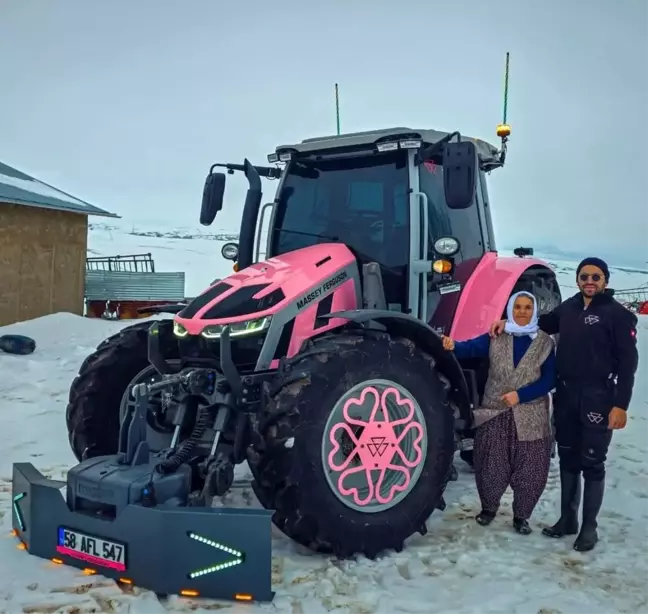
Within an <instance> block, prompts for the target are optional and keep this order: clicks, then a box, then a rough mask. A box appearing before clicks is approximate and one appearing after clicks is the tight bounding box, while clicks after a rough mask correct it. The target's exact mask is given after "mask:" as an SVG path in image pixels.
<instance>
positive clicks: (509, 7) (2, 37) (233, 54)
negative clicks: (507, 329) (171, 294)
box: [0, 0, 648, 261]
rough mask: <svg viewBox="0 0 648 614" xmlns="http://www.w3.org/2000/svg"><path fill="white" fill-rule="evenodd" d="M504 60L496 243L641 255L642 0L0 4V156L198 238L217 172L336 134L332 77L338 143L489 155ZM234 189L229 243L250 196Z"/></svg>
mask: <svg viewBox="0 0 648 614" xmlns="http://www.w3.org/2000/svg"><path fill="white" fill-rule="evenodd" d="M507 51H510V52H511V83H510V97H509V121H510V123H511V125H512V128H513V134H512V138H511V142H510V148H509V157H508V161H507V165H506V167H505V168H504V169H501V170H498V171H495V172H494V173H493V174H492V175H491V183H490V191H491V200H492V204H493V207H494V217H495V228H496V232H497V237H498V241H499V243H500V244H506V245H518V244H525V245H526V244H531V245H534V244H535V245H555V246H558V247H560V248H562V249H570V250H575V251H583V252H589V253H595V252H597V251H601V250H602V249H603V247H602V246H611V247H612V248H614V249H615V250H618V251H619V253H621V252H623V253H624V254H629V253H632V255H634V256H635V257H636V259H639V260H641V261H646V260H648V247H647V243H648V240H647V237H648V155H647V151H646V148H647V145H648V2H647V1H646V0H615V1H614V2H613V1H611V0H606V1H603V0H569V1H567V0H560V1H559V0H547V1H544V2H537V1H531V0H510V1H498V0H491V1H483V0H480V1H475V0H464V1H462V0H454V1H453V2H450V1H448V0H445V1H443V2H440V1H438V0H371V1H370V0H326V1H325V2H319V3H318V2H314V1H307V0H306V1H305V0H301V1H295V0H280V1H278V2H268V1H266V0H247V1H244V0H241V1H240V2H235V1H224V0H182V1H180V0H109V1H100V0H0V160H1V161H3V162H5V163H6V164H9V165H12V166H15V167H17V168H19V169H20V170H23V171H25V172H28V173H30V174H33V175H35V176H36V177H37V178H40V179H43V180H44V181H47V182H48V183H52V184H54V185H55V186H56V187H59V188H61V189H63V190H66V191H68V192H70V193H72V194H74V195H75V196H78V197H80V198H83V199H85V200H87V201H89V202H91V203H92V204H95V205H96V206H99V207H102V208H104V209H107V210H109V211H112V212H115V213H118V214H120V215H123V216H124V217H125V218H127V219H130V218H133V219H138V220H142V219H146V218H155V219H159V220H168V221H170V222H173V223H176V224H177V225H180V224H184V225H189V224H191V225H194V224H197V219H198V209H199V206H200V199H201V194H202V185H203V181H204V176H205V174H206V172H207V171H208V169H209V166H210V164H211V163H212V162H214V161H230V162H242V160H243V158H244V157H245V156H247V157H248V158H250V160H252V161H253V162H257V163H264V162H265V161H266V155H267V154H268V153H269V152H271V151H273V150H274V147H275V146H276V145H278V144H281V143H290V142H294V141H299V140H301V139H303V138H306V137H309V136H317V135H322V134H331V133H333V132H334V131H335V113H334V94H333V86H334V83H335V82H339V84H340V93H341V116H342V117H341V119H342V131H357V130H367V129H372V128H379V127H389V126H396V125H404V126H409V127H414V128H416V127H430V128H438V129H445V130H449V131H450V130H456V129H459V130H461V131H462V132H463V133H464V134H469V135H471V136H478V137H481V138H484V139H486V140H491V141H492V142H496V138H495V136H494V132H495V126H496V125H497V123H498V122H499V121H500V119H501V114H502V95H503V68H504V57H505V53H506V52H507ZM228 181H229V183H228V188H227V202H226V210H224V211H223V212H222V214H221V217H220V219H219V220H218V221H217V223H216V225H217V226H219V227H221V228H229V229H233V228H236V227H237V225H238V217H239V215H240V210H241V206H242V202H243V197H244V193H245V188H246V186H245V179H244V178H243V177H242V176H235V177H230V178H228ZM266 188H267V190H266V193H265V197H266V200H270V199H271V196H272V189H273V188H274V184H266ZM604 251H605V253H609V251H610V247H606V248H605V250H604Z"/></svg>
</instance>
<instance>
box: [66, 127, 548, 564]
mask: <svg viewBox="0 0 648 614" xmlns="http://www.w3.org/2000/svg"><path fill="white" fill-rule="evenodd" d="M504 128H506V127H504ZM506 136H507V135H506ZM505 150H506V139H505V138H504V139H503V142H502V147H501V149H499V150H498V149H497V148H495V147H494V146H492V145H489V144H488V143H485V142H483V141H480V140H477V139H467V138H463V137H461V135H460V134H459V133H457V132H454V133H452V134H447V133H444V132H438V131H436V130H413V129H409V128H392V129H386V130H375V131H369V132H359V133H354V134H344V135H340V136H332V137H323V138H313V139H308V140H305V141H302V142H301V143H297V144H294V145H285V146H281V147H278V148H277V149H276V151H275V152H274V153H272V154H271V155H270V156H268V161H269V163H270V164H271V165H270V166H253V165H252V164H250V163H249V162H248V161H247V160H245V162H244V164H242V165H233V164H215V165H214V166H213V167H212V168H211V170H210V174H209V176H208V177H207V180H206V183H205V188H204V194H203V204H202V211H201V217H200V221H201V223H202V224H204V225H209V224H211V223H212V222H213V220H214V218H215V216H216V214H217V213H218V212H219V211H220V210H221V208H222V205H223V197H224V191H225V179H226V175H225V174H224V173H218V172H214V169H215V168H216V167H219V166H220V167H224V168H225V169H226V170H227V171H228V172H229V173H230V174H232V173H234V172H235V171H242V172H243V173H244V174H245V176H246V178H247V180H248V182H249V189H248V192H247V196H246V199H245V205H244V208H243V215H242V222H241V230H240V238H239V243H238V244H236V243H228V244H226V245H225V246H224V247H223V249H222V255H223V256H224V257H225V258H226V259H229V260H232V261H234V262H235V264H234V270H235V273H234V274H233V275H230V276H229V277H226V278H224V279H221V280H217V281H215V282H214V283H213V285H211V286H210V287H209V288H207V289H206V290H205V291H204V292H203V293H202V294H201V295H200V296H198V297H197V298H195V299H194V300H192V301H191V302H189V303H188V304H180V305H176V306H173V305H170V306H166V307H165V308H164V310H162V309H158V311H160V312H161V311H165V312H167V313H172V314H174V315H173V318H172V319H159V320H156V321H155V322H154V323H153V324H151V322H150V321H148V322H139V323H137V324H135V325H134V326H131V327H128V328H125V329H123V330H122V331H121V332H120V333H119V334H118V335H115V336H114V337H111V338H109V339H107V340H106V341H104V342H103V343H102V344H101V345H100V346H99V347H98V348H97V351H96V352H95V353H94V354H93V355H92V356H90V357H89V358H88V359H87V360H86V361H85V362H84V364H83V365H82V367H81V370H80V372H79V376H78V377H77V379H76V380H75V381H74V383H73V384H72V389H71V392H70V403H69V406H68V411H67V426H68V430H69V439H70V443H71V446H72V449H73V450H74V453H75V454H76V456H77V458H78V459H79V461H82V462H81V465H80V467H83V466H85V467H89V465H88V463H91V462H95V461H96V462H95V464H94V465H92V467H90V468H87V469H86V470H85V473H83V475H84V476H85V477H84V479H85V480H86V486H85V491H84V492H86V493H93V492H94V495H87V496H88V497H90V498H93V497H94V507H93V510H94V512H93V513H95V514H100V513H101V504H102V503H101V497H102V496H103V495H102V494H101V492H102V491H101V488H96V489H95V490H93V488H92V487H91V483H92V480H91V476H94V475H95V473H93V471H96V472H97V473H96V478H92V479H96V481H95V482H94V483H95V485H98V484H100V482H101V480H102V479H104V478H100V477H99V473H98V472H99V469H98V468H97V467H99V468H101V469H102V470H103V471H107V469H106V468H105V466H104V465H103V464H102V463H106V462H113V463H114V462H115V461H114V457H113V456H110V455H115V454H117V453H118V451H119V452H120V454H122V456H121V457H119V458H121V459H122V461H123V459H125V458H127V459H129V463H130V464H129V465H128V467H129V469H128V471H127V470H124V471H123V472H122V473H121V474H119V475H120V477H119V480H120V481H118V480H117V478H116V477H115V478H114V480H115V482H114V483H113V484H112V486H111V496H113V497H114V496H115V493H116V492H117V491H118V490H119V488H123V489H124V490H125V491H126V490H127V491H128V493H129V494H128V496H126V495H124V499H123V500H124V501H127V502H128V504H129V505H131V506H132V505H135V506H137V505H139V504H142V505H144V503H142V501H146V502H147V505H149V507H150V506H164V505H167V506H170V505H171V506H173V505H175V506H179V507H184V508H193V509H195V508H196V506H205V507H211V503H212V500H213V498H214V497H217V496H221V495H223V494H225V493H226V492H227V491H228V490H229V489H230V487H231V486H232V483H233V479H234V466H235V465H237V464H240V463H243V462H245V461H247V463H248V465H249V469H250V471H251V473H252V476H253V482H252V486H253V489H254V492H255V493H256V495H257V497H258V499H259V501H260V503H261V504H262V506H263V507H264V508H266V509H267V510H271V511H272V521H273V522H274V523H275V525H276V526H277V527H278V528H279V529H281V530H282V531H283V532H284V533H285V534H286V535H288V536H289V537H291V538H292V539H294V540H295V541H297V542H299V543H300V544H303V545H304V546H306V547H308V548H310V549H312V550H315V551H319V552H326V553H333V554H335V555H337V556H339V557H348V556H352V555H355V554H364V555H366V556H368V557H375V556H376V555H377V554H378V553H380V552H381V551H384V550H386V549H395V550H400V549H402V548H403V545H404V542H405V540H406V539H407V538H408V537H410V536H411V535H412V534H414V533H415V532H420V533H421V534H423V533H425V531H426V520H427V519H428V517H429V516H430V514H431V513H432V512H433V510H434V509H443V507H444V501H443V494H444V490H445V488H446V485H447V483H448V481H449V480H450V479H451V477H452V474H453V469H454V467H453V457H454V454H455V452H456V450H457V449H462V450H463V451H464V457H465V458H466V459H467V460H469V454H466V452H467V451H468V450H469V448H470V446H469V445H465V444H466V442H467V441H469V440H470V437H471V431H470V428H471V423H472V409H473V408H474V407H475V406H477V405H478V404H479V399H480V395H481V391H482V388H483V368H482V367H483V366H482V365H480V364H469V363H465V364H460V363H459V362H458V361H457V360H456V359H455V357H454V355H453V354H452V353H449V352H444V351H443V349H442V345H441V341H440V334H441V333H444V334H448V335H451V336H452V337H454V338H455V339H458V340H462V339H467V338H470V337H473V336H476V335H479V334H481V333H484V332H486V331H487V330H488V327H489V325H490V323H491V322H492V321H493V320H496V319H498V318H500V317H501V316H502V313H503V311H504V309H505V306H506V303H507V299H508V298H509V297H510V296H511V294H512V293H513V292H515V291H517V290H520V289H526V290H529V291H531V292H532V293H533V294H534V295H535V296H536V297H537V299H538V302H539V305H540V309H541V311H543V312H545V311H548V310H550V309H552V308H553V307H554V306H555V305H556V304H558V303H559V301H560V300H561V299H560V292H559V289H558V285H557V282H556V278H555V275H554V273H553V272H552V271H551V269H550V268H549V267H548V265H547V264H546V263H544V262H542V261H540V260H535V259H533V258H532V257H531V255H532V253H533V252H532V250H530V249H525V248H521V249H520V250H517V251H516V256H515V257H510V258H509V257H500V256H498V254H497V252H496V249H495V237H494V232H493V226H492V222H491V213H490V209H491V203H490V201H489V198H488V192H487V188H486V174H487V173H488V172H490V171H492V170H494V169H496V168H498V167H500V166H502V165H503V164H504V154H505ZM273 164H274V165H273ZM261 177H264V178H266V179H276V180H278V187H277V193H276V196H275V199H274V201H273V202H271V203H268V204H265V205H264V206H263V207H261ZM261 252H263V257H262V256H261ZM205 266H208V263H205ZM142 408H143V409H142ZM134 416H135V417H137V416H142V417H143V418H144V419H145V424H144V425H143V426H142V425H141V424H140V425H139V426H137V428H136V427H135V426H134V424H135V418H134ZM120 426H121V428H120ZM120 433H121V434H120ZM144 444H146V445H145V452H146V454H144V452H141V447H142V446H143V445H144ZM137 446H139V447H137ZM136 448H137V449H136ZM98 457H102V458H103V459H104V460H101V462H100V463H99V465H97V463H98V462H99V460H98ZM105 457H108V458H109V459H112V460H109V461H107V460H105ZM122 461H120V462H122ZM138 464H139V465H144V466H145V468H146V467H148V466H149V465H150V466H151V467H152V469H151V478H150V485H151V486H150V488H148V492H149V493H150V491H151V490H152V489H153V487H154V488H155V492H156V493H157V495H156V498H155V500H154V501H151V500H150V499H146V497H150V494H146V492H144V490H142V489H138V488H135V487H133V483H134V482H135V478H136V477H137V479H140V480H141V479H142V475H143V474H142V472H141V471H139V473H137V475H136V476H134V477H132V479H131V478H129V477H128V476H130V475H131V474H130V473H129V471H131V470H132V471H133V472H134V471H135V469H134V468H132V469H131V467H135V466H136V465H138ZM74 471H76V470H74ZM179 474H181V475H182V476H185V477H186V480H181V479H179V478H178V475H179ZM75 475H76V474H75ZM102 475H113V474H112V473H110V472H109V473H108V474H102ZM115 475H117V474H115ZM145 475H147V476H148V473H145ZM71 479H72V477H71V476H70V477H68V483H70V480H71ZM75 479H76V478H75ZM106 479H107V478H106ZM129 480H131V481H130V482H129ZM89 484H90V485H89ZM104 495H105V492H104ZM113 507H114V506H113ZM111 513H112V514H113V517H114V515H115V514H116V513H117V514H118V511H117V512H115V511H114V510H113V511H112V512H111ZM103 526H104V527H106V526H107V525H103ZM103 530H106V529H103ZM104 535H105V534H104ZM133 539H135V538H133ZM133 547H134V546H133Z"/></svg>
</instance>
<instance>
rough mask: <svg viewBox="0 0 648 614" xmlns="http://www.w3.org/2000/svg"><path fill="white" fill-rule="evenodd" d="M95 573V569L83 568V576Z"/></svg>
mask: <svg viewBox="0 0 648 614" xmlns="http://www.w3.org/2000/svg"><path fill="white" fill-rule="evenodd" d="M96 573H97V570H96V569H90V567H86V568H85V569H84V570H83V575H84V576H94V575H95V574H96Z"/></svg>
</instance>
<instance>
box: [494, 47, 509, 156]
mask: <svg viewBox="0 0 648 614" xmlns="http://www.w3.org/2000/svg"><path fill="white" fill-rule="evenodd" d="M509 55H510V54H509V52H508V51H507V52H506V68H505V69H504V113H503V117H502V123H501V124H499V125H498V126H497V130H496V132H497V136H498V137H500V139H502V152H501V156H500V157H501V163H502V164H504V158H506V144H507V143H508V138H509V136H511V126H509V125H508V124H507V123H506V116H507V112H508V83H509Z"/></svg>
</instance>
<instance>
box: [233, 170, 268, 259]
mask: <svg viewBox="0 0 648 614" xmlns="http://www.w3.org/2000/svg"><path fill="white" fill-rule="evenodd" d="M243 172H244V173H245V177H246V179H247V180H248V184H249V185H250V187H249V188H248V191H247V194H246V195H245V205H243V215H242V217H241V231H240V233H239V257H238V266H239V270H243V269H245V268H247V267H249V266H250V265H251V264H252V261H253V259H254V235H255V234H256V225H257V219H258V217H259V207H260V206H261V196H262V192H261V177H260V176H259V172H258V171H257V169H256V168H255V167H254V166H253V165H252V164H250V161H249V160H248V159H247V158H246V159H245V161H244V162H243Z"/></svg>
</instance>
